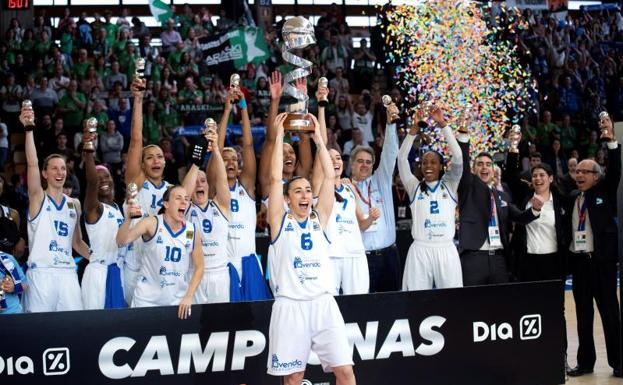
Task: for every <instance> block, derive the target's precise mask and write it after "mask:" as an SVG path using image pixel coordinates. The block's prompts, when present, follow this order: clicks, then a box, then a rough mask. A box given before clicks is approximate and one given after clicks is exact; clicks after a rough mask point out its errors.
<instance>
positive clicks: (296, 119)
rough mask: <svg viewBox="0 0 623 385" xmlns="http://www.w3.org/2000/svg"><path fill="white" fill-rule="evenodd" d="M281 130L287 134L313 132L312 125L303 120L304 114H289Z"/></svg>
mask: <svg viewBox="0 0 623 385" xmlns="http://www.w3.org/2000/svg"><path fill="white" fill-rule="evenodd" d="M283 129H284V131H289V132H314V125H313V122H312V121H311V120H309V119H307V118H305V115H304V114H300V113H296V112H294V113H292V112H291V113H288V115H287V117H286V120H285V122H283Z"/></svg>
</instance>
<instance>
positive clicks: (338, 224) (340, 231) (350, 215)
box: [327, 184, 366, 258]
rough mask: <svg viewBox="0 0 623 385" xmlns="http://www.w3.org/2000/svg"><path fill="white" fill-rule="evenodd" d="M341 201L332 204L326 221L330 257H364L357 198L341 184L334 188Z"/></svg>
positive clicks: (347, 187) (349, 189) (364, 250)
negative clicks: (329, 215) (329, 242)
mask: <svg viewBox="0 0 623 385" xmlns="http://www.w3.org/2000/svg"><path fill="white" fill-rule="evenodd" d="M335 192H336V193H338V194H339V195H340V196H341V197H342V199H343V201H342V202H338V201H337V200H336V201H335V203H334V204H333V211H332V212H331V217H330V218H329V221H328V223H327V235H328V237H329V240H330V241H331V246H330V247H329V255H330V256H331V257H351V258H355V257H365V256H366V249H365V247H364V246H363V239H362V238H361V230H359V223H358V222H357V198H356V197H355V193H354V192H353V190H351V188H350V187H349V186H348V185H346V184H342V185H341V186H340V188H339V189H336V190H335Z"/></svg>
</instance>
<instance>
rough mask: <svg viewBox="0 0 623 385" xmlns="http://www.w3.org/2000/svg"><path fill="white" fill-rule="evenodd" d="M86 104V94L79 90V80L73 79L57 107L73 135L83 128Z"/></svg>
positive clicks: (66, 126)
mask: <svg viewBox="0 0 623 385" xmlns="http://www.w3.org/2000/svg"><path fill="white" fill-rule="evenodd" d="M86 105H87V98H86V96H85V95H84V94H83V93H82V92H79V91H78V82H77V81H76V80H72V81H71V82H69V87H67V93H66V94H65V95H64V96H63V97H62V98H61V100H60V101H59V102H58V108H57V113H58V114H61V116H62V117H63V120H64V122H65V128H66V129H67V130H68V131H69V132H70V133H71V134H72V135H73V134H74V133H76V132H77V131H80V130H81V129H82V120H83V119H84V110H85V107H86Z"/></svg>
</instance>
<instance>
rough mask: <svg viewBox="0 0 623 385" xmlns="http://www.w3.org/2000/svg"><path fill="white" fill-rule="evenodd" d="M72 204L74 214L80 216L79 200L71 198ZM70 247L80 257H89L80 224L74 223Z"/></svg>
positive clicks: (87, 246)
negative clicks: (74, 208)
mask: <svg viewBox="0 0 623 385" xmlns="http://www.w3.org/2000/svg"><path fill="white" fill-rule="evenodd" d="M73 202H74V206H75V207H76V215H77V216H78V218H80V214H81V208H80V201H79V200H77V199H73ZM71 247H73V249H74V250H76V251H77V252H78V254H80V255H81V256H82V257H84V258H86V259H91V251H90V250H89V245H87V244H86V242H84V240H83V239H82V229H81V228H80V224H79V223H78V224H76V227H75V228H74V234H73V237H72V239H71Z"/></svg>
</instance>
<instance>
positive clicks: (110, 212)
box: [85, 203, 126, 266]
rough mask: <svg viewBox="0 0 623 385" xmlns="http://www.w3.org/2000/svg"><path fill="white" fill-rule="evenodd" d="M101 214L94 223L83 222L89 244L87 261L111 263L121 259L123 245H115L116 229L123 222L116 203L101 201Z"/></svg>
mask: <svg viewBox="0 0 623 385" xmlns="http://www.w3.org/2000/svg"><path fill="white" fill-rule="evenodd" d="M102 206H103V210H102V216H101V217H100V218H99V219H98V220H97V222H95V223H85V227H86V230H87V234H88V235H89V242H90V244H91V250H93V252H92V254H91V260H90V261H89V263H100V264H102V265H106V266H108V265H111V264H113V263H117V261H118V260H122V259H123V258H124V256H125V249H126V248H125V247H121V248H120V247H117V241H116V238H117V230H119V227H120V226H121V225H122V224H123V214H121V211H120V210H119V208H118V207H117V205H114V206H111V205H107V204H105V203H102Z"/></svg>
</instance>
